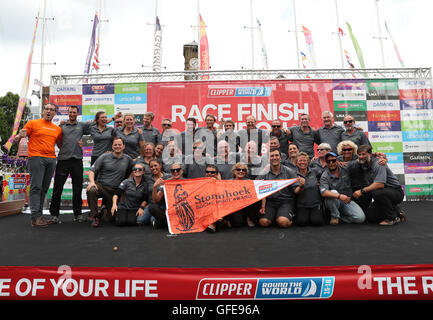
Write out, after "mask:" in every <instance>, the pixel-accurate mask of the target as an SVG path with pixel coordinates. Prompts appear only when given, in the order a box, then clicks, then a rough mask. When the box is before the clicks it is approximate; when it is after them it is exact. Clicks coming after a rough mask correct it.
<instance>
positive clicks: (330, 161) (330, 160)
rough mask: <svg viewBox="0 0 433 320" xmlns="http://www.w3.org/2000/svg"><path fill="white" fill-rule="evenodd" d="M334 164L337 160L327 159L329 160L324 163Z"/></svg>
mask: <svg viewBox="0 0 433 320" xmlns="http://www.w3.org/2000/svg"><path fill="white" fill-rule="evenodd" d="M335 162H337V159H329V160H326V163H335Z"/></svg>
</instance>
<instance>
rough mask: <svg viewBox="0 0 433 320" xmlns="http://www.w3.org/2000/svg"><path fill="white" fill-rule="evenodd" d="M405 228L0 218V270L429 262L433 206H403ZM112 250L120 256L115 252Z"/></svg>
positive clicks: (68, 217)
mask: <svg viewBox="0 0 433 320" xmlns="http://www.w3.org/2000/svg"><path fill="white" fill-rule="evenodd" d="M402 208H403V210H404V211H405V212H406V213H407V214H408V221H407V222H405V223H400V224H398V225H395V226H388V227H384V226H378V225H373V224H365V225H348V224H340V225H338V226H330V225H325V226H323V227H299V226H294V227H292V228H289V229H280V228H277V227H271V228H260V227H256V228H248V227H243V228H236V229H224V230H221V231H219V232H217V233H214V234H212V233H207V232H203V233H194V234H184V235H177V236H173V235H170V234H169V233H168V230H167V229H158V230H154V229H152V227H151V226H144V227H138V226H133V227H117V226H115V225H111V224H107V223H105V224H103V225H102V226H101V227H99V228H96V229H95V228H92V227H91V226H90V224H89V223H78V222H73V221H72V215H62V216H61V219H62V220H63V223H62V224H60V225H50V226H49V227H48V228H32V227H31V226H30V216H29V215H24V214H20V215H15V216H8V217H0V243H1V250H0V265H2V266H59V265H69V266H71V267H84V266H85V267H191V268H268V267H291V266H343V265H346V266H347V265H362V264H368V265H381V264H430V263H433V245H432V244H433V210H432V209H433V202H424V201H422V202H405V203H403V205H402ZM115 246H117V247H118V248H119V249H118V251H114V250H113V247H115Z"/></svg>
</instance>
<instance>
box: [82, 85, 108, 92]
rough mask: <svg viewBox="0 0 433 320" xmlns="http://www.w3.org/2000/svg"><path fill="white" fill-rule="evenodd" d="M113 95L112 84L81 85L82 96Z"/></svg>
mask: <svg viewBox="0 0 433 320" xmlns="http://www.w3.org/2000/svg"><path fill="white" fill-rule="evenodd" d="M86 94H114V84H83V95H86Z"/></svg>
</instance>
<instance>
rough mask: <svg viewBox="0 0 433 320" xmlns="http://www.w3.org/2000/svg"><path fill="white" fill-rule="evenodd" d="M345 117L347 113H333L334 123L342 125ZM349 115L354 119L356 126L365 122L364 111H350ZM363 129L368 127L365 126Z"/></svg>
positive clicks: (365, 114)
mask: <svg viewBox="0 0 433 320" xmlns="http://www.w3.org/2000/svg"><path fill="white" fill-rule="evenodd" d="M346 115H347V112H345V111H335V112H334V120H335V122H339V123H343V120H344V117H345V116H346ZM350 115H351V116H352V117H354V118H355V121H356V124H359V122H367V112H365V111H350ZM364 128H368V126H365V127H364Z"/></svg>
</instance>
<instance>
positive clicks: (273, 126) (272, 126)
mask: <svg viewBox="0 0 433 320" xmlns="http://www.w3.org/2000/svg"><path fill="white" fill-rule="evenodd" d="M272 128H281V126H272Z"/></svg>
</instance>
